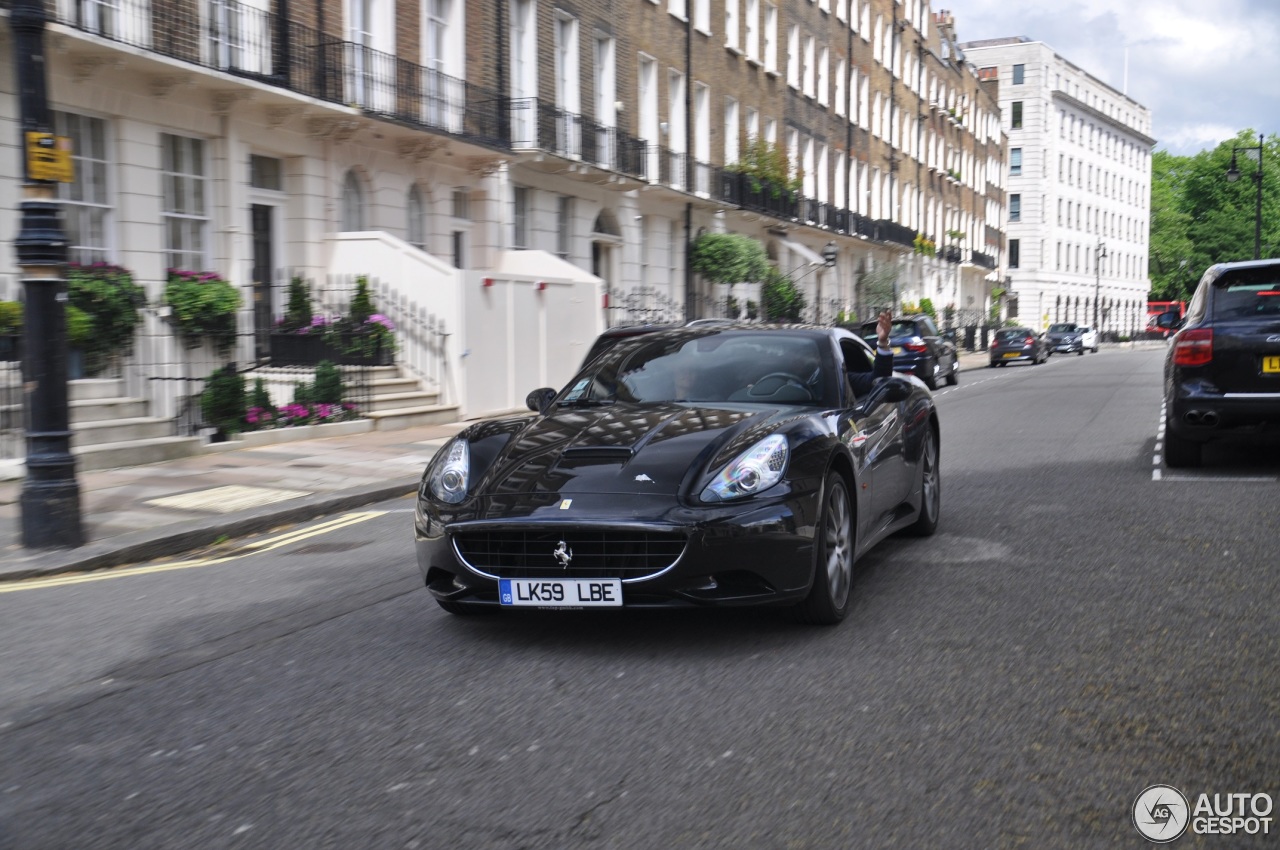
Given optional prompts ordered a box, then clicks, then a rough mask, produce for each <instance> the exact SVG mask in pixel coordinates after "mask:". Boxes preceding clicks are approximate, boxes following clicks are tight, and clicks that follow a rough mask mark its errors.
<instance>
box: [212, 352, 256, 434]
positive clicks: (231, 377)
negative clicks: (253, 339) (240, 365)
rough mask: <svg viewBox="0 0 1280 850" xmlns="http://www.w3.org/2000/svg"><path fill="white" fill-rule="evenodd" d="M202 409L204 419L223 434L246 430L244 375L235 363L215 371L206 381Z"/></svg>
mask: <svg viewBox="0 0 1280 850" xmlns="http://www.w3.org/2000/svg"><path fill="white" fill-rule="evenodd" d="M200 411H201V412H202V413H203V414H204V421H205V422H206V423H207V424H209V425H213V426H214V427H216V428H217V429H218V431H219V432H221V433H223V434H234V433H236V432H238V431H242V430H244V421H245V414H246V413H247V412H248V411H247V406H246V404H245V392H244V376H243V375H241V374H240V373H239V372H237V371H236V367H235V365H234V364H227V365H226V366H223V367H222V368H221V369H218V370H217V371H215V372H214V373H213V374H212V375H210V376H209V379H208V381H206V382H205V387H204V392H202V393H201V394H200Z"/></svg>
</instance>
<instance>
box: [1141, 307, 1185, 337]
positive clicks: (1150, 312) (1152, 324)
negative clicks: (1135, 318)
mask: <svg viewBox="0 0 1280 850" xmlns="http://www.w3.org/2000/svg"><path fill="white" fill-rule="evenodd" d="M1172 310H1176V311H1177V312H1178V318H1179V319H1181V318H1182V317H1183V316H1185V315H1187V302H1185V301H1148V302H1147V336H1148V338H1159V339H1165V338H1166V337H1168V336H1169V335H1170V334H1172V333H1174V332H1173V331H1171V330H1169V329H1167V328H1160V327H1156V316H1159V315H1160V314H1161V313H1168V312H1170V311H1172Z"/></svg>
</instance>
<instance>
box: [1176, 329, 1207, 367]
mask: <svg viewBox="0 0 1280 850" xmlns="http://www.w3.org/2000/svg"><path fill="white" fill-rule="evenodd" d="M1212 359H1213V328H1192V329H1190V330H1185V331H1183V332H1182V333H1180V334H1178V338H1177V339H1176V340H1174V344H1173V363H1174V365H1175V366H1203V365H1204V364H1206V363H1208V362H1209V361H1210V360H1212Z"/></svg>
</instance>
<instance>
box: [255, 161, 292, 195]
mask: <svg viewBox="0 0 1280 850" xmlns="http://www.w3.org/2000/svg"><path fill="white" fill-rule="evenodd" d="M282 171H283V169H282V168H281V167H280V160H278V159H276V158H275V157H273V156H258V155H257V154H250V156H249V185H250V186H251V187H253V188H254V189H265V190H267V191H269V192H279V191H280V190H281V189H283V188H284V181H283V180H282V179H281V177H280V175H281V172H282Z"/></svg>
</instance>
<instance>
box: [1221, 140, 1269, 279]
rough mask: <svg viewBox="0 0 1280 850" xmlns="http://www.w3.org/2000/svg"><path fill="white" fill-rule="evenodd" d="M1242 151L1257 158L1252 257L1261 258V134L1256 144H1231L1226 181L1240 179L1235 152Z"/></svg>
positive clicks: (1254, 180) (1254, 176)
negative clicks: (1229, 163)
mask: <svg viewBox="0 0 1280 850" xmlns="http://www.w3.org/2000/svg"><path fill="white" fill-rule="evenodd" d="M1241 151H1244V155H1245V156H1247V157H1249V159H1254V160H1257V162H1258V168H1257V170H1255V171H1254V172H1253V184H1254V185H1255V186H1256V187H1257V190H1258V191H1257V201H1256V202H1255V205H1254V212H1253V258H1254V259H1255V260H1261V259H1262V134H1261V133H1259V134H1258V144H1256V145H1244V146H1236V145H1232V146H1231V165H1230V167H1228V168H1227V182H1228V183H1234V182H1236V181H1237V180H1239V179H1240V167H1239V166H1238V165H1236V154H1238V153H1240V152H1241Z"/></svg>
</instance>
